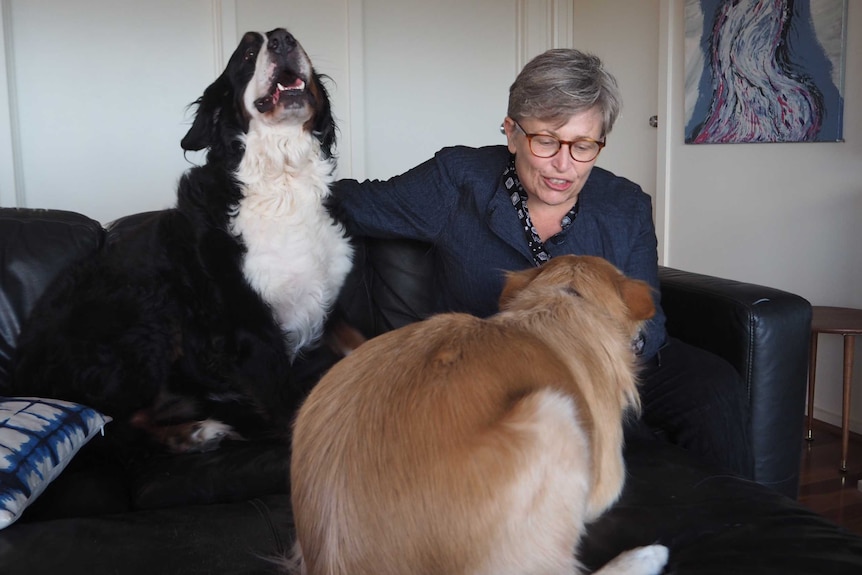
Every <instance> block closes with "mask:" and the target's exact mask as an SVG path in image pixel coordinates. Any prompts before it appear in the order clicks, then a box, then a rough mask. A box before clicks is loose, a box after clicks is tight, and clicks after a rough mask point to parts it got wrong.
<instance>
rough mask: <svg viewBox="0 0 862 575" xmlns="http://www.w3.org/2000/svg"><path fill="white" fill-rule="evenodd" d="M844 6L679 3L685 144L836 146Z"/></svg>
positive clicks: (809, 0) (820, 2) (826, 2)
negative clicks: (681, 11)
mask: <svg viewBox="0 0 862 575" xmlns="http://www.w3.org/2000/svg"><path fill="white" fill-rule="evenodd" d="M846 15H847V0H686V4H685V67H686V70H685V108H686V110H685V113H686V118H685V142H686V143H687V144H729V143H753V142H836V141H843V116H844V94H843V91H844V57H845V56H844V54H845V45H846Z"/></svg>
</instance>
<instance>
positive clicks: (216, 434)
mask: <svg viewBox="0 0 862 575" xmlns="http://www.w3.org/2000/svg"><path fill="white" fill-rule="evenodd" d="M226 439H237V440H240V439H242V436H241V435H240V434H238V433H237V432H236V431H234V430H233V428H232V427H231V426H230V425H227V424H225V423H222V422H221V421H216V420H215V419H205V420H203V421H198V422H196V423H195V424H194V425H193V426H192V429H191V433H189V437H188V441H187V447H188V449H187V450H186V451H190V452H192V451H194V452H203V451H212V450H213V449H217V448H218V446H219V445H221V442H222V441H224V440H226Z"/></svg>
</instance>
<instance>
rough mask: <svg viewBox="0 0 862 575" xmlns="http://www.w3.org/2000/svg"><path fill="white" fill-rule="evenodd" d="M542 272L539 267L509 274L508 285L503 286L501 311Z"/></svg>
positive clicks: (507, 275)
mask: <svg viewBox="0 0 862 575" xmlns="http://www.w3.org/2000/svg"><path fill="white" fill-rule="evenodd" d="M541 270H542V268H540V267H538V268H527V269H525V270H522V271H519V272H509V273H507V274H506V285H504V286H503V292H502V293H501V294H500V309H504V308H505V307H506V306H507V305H508V304H509V302H510V301H512V300H513V299H514V298H515V296H517V295H518V294H519V293H521V290H523V289H524V288H525V287H527V286H528V285H530V282H531V281H533V280H534V279H536V276H538V275H539V272H540V271H541Z"/></svg>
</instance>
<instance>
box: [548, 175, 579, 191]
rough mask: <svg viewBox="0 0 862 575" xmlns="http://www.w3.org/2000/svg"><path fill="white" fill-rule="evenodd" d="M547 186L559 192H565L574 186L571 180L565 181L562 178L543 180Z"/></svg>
mask: <svg viewBox="0 0 862 575" xmlns="http://www.w3.org/2000/svg"><path fill="white" fill-rule="evenodd" d="M543 179H544V180H545V185H546V186H548V187H549V188H551V189H552V190H554V191H557V192H565V191H566V190H568V189H569V188H570V187H571V186H572V181H571V180H563V179H560V178H548V177H545V178H543Z"/></svg>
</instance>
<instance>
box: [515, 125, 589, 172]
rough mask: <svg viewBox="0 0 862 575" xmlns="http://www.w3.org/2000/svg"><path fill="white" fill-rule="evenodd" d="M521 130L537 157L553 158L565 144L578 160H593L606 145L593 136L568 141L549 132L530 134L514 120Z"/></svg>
mask: <svg viewBox="0 0 862 575" xmlns="http://www.w3.org/2000/svg"><path fill="white" fill-rule="evenodd" d="M512 122H514V124H515V125H516V126H517V127H518V129H519V130H521V131H522V132H524V135H525V136H526V137H527V143H528V145H529V146H530V152H532V153H533V155H534V156H536V157H537V158H553V157H554V156H556V155H557V152H559V151H560V148H562V147H563V144H565V145H567V146H568V147H569V154H571V156H572V159H573V160H574V161H576V162H592V161H593V160H595V159H596V158H597V157H598V155H599V152H601V151H602V148H604V147H605V142H604V141H602V142H600V141H598V140H594V139H592V138H578V139H577V140H572V141H566V140H560V139H557V138H555V137H554V136H551V135H548V134H528V133H527V131H526V130H525V129H524V128H522V127H521V124H519V123H518V122H515V120H512Z"/></svg>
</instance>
